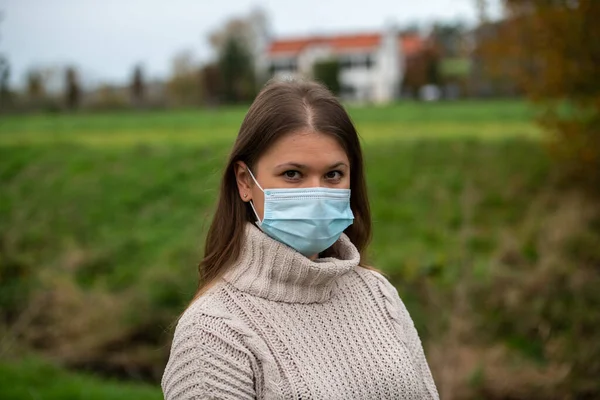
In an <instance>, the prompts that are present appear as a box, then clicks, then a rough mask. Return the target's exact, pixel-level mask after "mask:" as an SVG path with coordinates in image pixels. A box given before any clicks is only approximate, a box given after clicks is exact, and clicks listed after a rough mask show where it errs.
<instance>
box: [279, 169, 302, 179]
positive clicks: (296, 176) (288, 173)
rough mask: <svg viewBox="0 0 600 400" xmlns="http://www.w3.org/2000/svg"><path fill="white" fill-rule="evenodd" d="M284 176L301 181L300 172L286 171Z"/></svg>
mask: <svg viewBox="0 0 600 400" xmlns="http://www.w3.org/2000/svg"><path fill="white" fill-rule="evenodd" d="M283 175H284V176H285V177H286V178H288V179H299V178H300V172H298V171H293V170H289V171H285V172H284V173H283Z"/></svg>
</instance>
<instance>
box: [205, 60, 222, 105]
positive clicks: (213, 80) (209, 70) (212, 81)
mask: <svg viewBox="0 0 600 400" xmlns="http://www.w3.org/2000/svg"><path fill="white" fill-rule="evenodd" d="M200 75H201V79H202V87H203V88H204V100H205V101H206V102H207V103H208V104H212V105H214V104H218V103H219V101H220V100H221V95H222V94H223V82H222V76H221V71H219V66H218V65H217V64H216V63H210V64H206V65H205V66H203V67H202V69H201V70H200Z"/></svg>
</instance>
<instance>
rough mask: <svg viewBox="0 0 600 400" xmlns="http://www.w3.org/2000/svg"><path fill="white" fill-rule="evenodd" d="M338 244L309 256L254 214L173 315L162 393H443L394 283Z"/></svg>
mask: <svg viewBox="0 0 600 400" xmlns="http://www.w3.org/2000/svg"><path fill="white" fill-rule="evenodd" d="M334 250H335V254H336V255H337V257H335V258H333V257H329V258H320V259H317V260H314V261H312V260H310V259H308V258H306V257H304V256H303V255H301V254H300V253H298V252H296V251H295V250H293V249H292V248H290V247H287V246H286V245H284V244H281V243H279V242H278V241H276V240H274V239H271V238H270V237H269V236H267V235H266V234H264V233H263V232H262V231H260V230H259V229H258V228H257V227H256V226H254V225H253V224H250V223H249V224H248V225H247V228H246V238H245V243H244V245H243V250H242V253H241V255H240V257H239V259H238V261H237V262H236V263H235V264H234V265H232V267H231V268H229V269H228V270H227V272H226V273H225V275H224V276H223V279H221V280H220V281H219V283H218V284H217V285H215V286H213V287H212V288H211V289H210V290H209V291H208V292H207V293H206V294H205V295H203V296H202V297H200V298H199V299H198V300H196V301H195V302H194V303H193V304H192V305H191V306H190V307H189V308H188V309H187V310H186V311H185V313H184V314H183V316H182V317H181V319H180V320H179V322H178V324H177V327H176V329H175V336H174V338H173V343H172V346H171V354H170V357H169V361H168V363H167V366H166V369H165V372H164V375H163V378H162V389H163V393H164V395H165V399H167V400H176V399H325V400H336V399H340V400H341V399H344V400H348V399H377V400H382V399H438V393H437V390H436V387H435V383H434V381H433V378H432V376H431V373H430V371H429V367H428V365H427V361H426V360H425V355H424V353H423V348H422V346H421V341H420V340H419V336H418V334H417V331H416V330H415V327H414V324H413V321H412V319H411V318H410V316H409V314H408V312H407V310H406V308H405V307H404V304H403V303H402V301H401V300H400V298H399V297H398V292H397V291H396V289H395V288H394V287H393V286H392V285H391V284H390V283H389V282H388V281H387V280H386V279H385V278H384V277H383V276H382V275H381V274H379V273H377V272H374V271H370V270H367V269H365V268H362V267H359V266H358V262H359V258H360V256H359V253H358V251H357V249H356V248H355V247H354V245H353V244H352V243H351V242H350V240H349V239H348V237H347V236H345V235H342V237H341V238H340V239H339V240H338V241H337V242H336V243H335V244H334Z"/></svg>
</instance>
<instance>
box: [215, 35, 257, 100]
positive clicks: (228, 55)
mask: <svg viewBox="0 0 600 400" xmlns="http://www.w3.org/2000/svg"><path fill="white" fill-rule="evenodd" d="M219 69H220V70H221V75H222V83H223V95H224V100H225V101H227V102H229V103H238V102H241V101H250V100H252V98H253V97H254V96H255V94H256V87H255V79H254V68H253V61H252V55H251V54H250V52H249V51H248V49H247V48H246V47H245V46H244V42H243V41H242V40H240V39H239V38H237V37H236V36H231V37H229V38H228V40H227V42H226V44H225V48H224V49H223V51H222V53H221V56H220V57H219Z"/></svg>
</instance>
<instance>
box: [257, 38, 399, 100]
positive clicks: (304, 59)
mask: <svg viewBox="0 0 600 400" xmlns="http://www.w3.org/2000/svg"><path fill="white" fill-rule="evenodd" d="M292 56H293V54H280V55H276V56H270V57H269V56H267V58H266V59H267V64H270V63H271V62H272V61H274V60H278V59H284V58H289V57H292ZM365 56H370V57H371V60H372V63H371V66H370V67H368V68H367V67H366V66H352V67H350V68H342V69H341V71H340V76H339V79H340V84H341V86H342V89H343V90H342V93H341V97H342V98H344V99H346V100H355V101H370V102H375V103H386V102H390V101H393V100H394V99H396V98H397V97H398V96H399V94H400V82H401V79H402V75H403V72H404V61H403V54H402V50H401V46H400V44H399V36H398V33H397V30H396V29H395V28H394V27H388V28H387V29H386V30H385V32H384V34H383V37H382V40H381V43H380V45H379V46H378V47H376V48H374V49H373V48H368V49H352V50H350V51H345V52H343V53H335V52H334V49H332V48H331V47H330V46H324V45H318V46H310V47H308V48H306V49H305V50H304V51H302V52H301V53H300V54H298V55H297V67H298V68H297V70H296V71H295V72H287V71H286V72H278V73H276V74H275V76H278V77H289V76H297V75H300V76H308V77H310V76H312V72H313V66H314V64H315V63H316V62H318V61H320V60H323V59H327V58H330V57H337V58H340V59H341V58H346V59H348V58H352V59H356V60H359V59H361V58H362V59H364V57H365Z"/></svg>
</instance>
